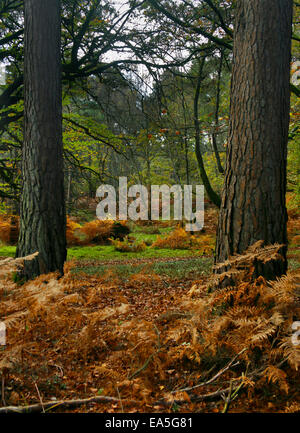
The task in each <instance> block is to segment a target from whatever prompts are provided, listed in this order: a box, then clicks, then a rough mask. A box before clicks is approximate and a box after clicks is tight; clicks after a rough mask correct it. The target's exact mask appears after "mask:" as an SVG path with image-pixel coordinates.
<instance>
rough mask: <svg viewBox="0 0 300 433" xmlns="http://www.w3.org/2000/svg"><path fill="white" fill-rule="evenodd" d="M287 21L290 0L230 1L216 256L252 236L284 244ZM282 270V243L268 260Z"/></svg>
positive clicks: (237, 247)
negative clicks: (229, 69)
mask: <svg viewBox="0 0 300 433" xmlns="http://www.w3.org/2000/svg"><path fill="white" fill-rule="evenodd" d="M291 24H292V0H276V1H273V0H260V1H257V0H240V1H239V2H237V6H236V22H235V32H234V65H233V75H232V83H231V107H230V131H229V143H228V154H227V164H226V173H225V184H224V189H223V195H222V203H221V209H220V216H219V226H218V233H217V244H216V257H215V262H216V263H220V262H223V261H224V260H226V259H227V258H228V257H229V256H231V255H232V254H235V253H239V254H240V253H242V252H244V251H245V250H246V249H247V248H248V247H249V246H251V245H252V244H254V243H255V242H256V241H259V240H263V241H264V243H265V245H269V244H274V243H279V244H287V233H286V223H287V212H286V206H285V193H286V156H287V140H288V127H289V99H290V91H289V71H290V46H291V29H292V27H291ZM286 269H287V261H286V249H285V250H284V253H283V259H282V260H281V261H278V263H277V264H276V263H274V266H273V271H274V276H276V275H281V274H282V273H284V272H285V271H286ZM261 273H262V274H263V273H264V272H263V270H261Z"/></svg>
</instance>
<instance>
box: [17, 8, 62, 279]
mask: <svg viewBox="0 0 300 433" xmlns="http://www.w3.org/2000/svg"><path fill="white" fill-rule="evenodd" d="M60 19H61V18H60V0H25V48H24V49H25V54H24V56H25V64H24V80H25V81H24V92H25V101H24V104H25V131H24V145H23V153H22V173H23V192H22V200H21V212H20V216H21V221H20V236H19V244H18V248H17V256H18V257H22V256H26V255H29V254H31V253H34V252H36V251H38V252H39V256H38V258H37V259H36V260H34V261H32V262H28V263H26V265H25V269H24V273H25V276H26V277H27V278H33V277H35V276H37V275H40V274H43V273H48V272H52V271H56V270H58V271H60V273H62V272H63V265H64V261H65V259H66V238H65V225H66V218H65V199H64V186H63V156H62V101H61V53H60V43H61V42H60V38H61V30H60Z"/></svg>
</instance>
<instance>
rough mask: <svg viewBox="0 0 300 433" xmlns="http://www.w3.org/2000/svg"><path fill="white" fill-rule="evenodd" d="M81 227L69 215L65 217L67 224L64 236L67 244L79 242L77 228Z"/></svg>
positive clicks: (71, 244)
mask: <svg viewBox="0 0 300 433" xmlns="http://www.w3.org/2000/svg"><path fill="white" fill-rule="evenodd" d="M80 229H81V225H80V224H78V223H77V222H75V221H73V220H72V219H71V218H70V217H69V216H68V217H67V226H66V237H67V245H68V246H73V245H78V244H80V237H79V234H78V232H79V230H80Z"/></svg>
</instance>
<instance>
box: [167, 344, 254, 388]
mask: <svg viewBox="0 0 300 433" xmlns="http://www.w3.org/2000/svg"><path fill="white" fill-rule="evenodd" d="M245 350H247V348H246V347H245V348H244V349H243V350H241V351H240V352H239V353H238V354H237V355H235V356H234V357H233V358H232V360H231V361H230V362H229V363H228V364H227V365H226V366H225V367H224V368H222V370H220V371H218V373H217V374H215V375H214V376H213V377H212V378H211V379H209V380H207V381H206V382H201V383H198V385H194V386H190V387H188V388H182V389H177V390H175V391H172V392H171V393H172V394H176V393H177V392H188V391H192V390H193V389H196V388H200V387H201V386H206V385H210V384H211V383H212V382H214V381H215V380H216V379H218V377H220V376H221V375H222V374H223V373H225V371H227V370H228V369H229V368H230V367H231V366H232V364H233V363H234V361H235V360H236V359H237V358H238V357H239V356H240V355H241V354H242V353H244V352H245ZM234 365H238V362H237V363H236V364H234Z"/></svg>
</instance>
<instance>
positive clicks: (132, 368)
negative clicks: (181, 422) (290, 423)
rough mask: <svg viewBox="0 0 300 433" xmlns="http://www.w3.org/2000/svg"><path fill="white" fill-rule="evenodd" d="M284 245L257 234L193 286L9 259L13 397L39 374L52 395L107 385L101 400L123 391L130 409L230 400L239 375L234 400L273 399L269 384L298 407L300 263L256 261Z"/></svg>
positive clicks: (0, 359)
mask: <svg viewBox="0 0 300 433" xmlns="http://www.w3.org/2000/svg"><path fill="white" fill-rule="evenodd" d="M278 251H280V246H276V245H275V246H269V247H267V248H265V249H262V248H260V247H259V245H257V247H256V248H253V249H252V250H251V251H249V252H248V253H247V254H246V255H245V256H237V257H234V258H233V259H232V261H231V262H230V263H231V267H230V269H229V268H228V263H227V265H226V267H227V271H226V272H224V273H221V274H216V275H212V276H211V277H210V278H209V279H208V280H205V279H203V280H201V281H196V282H192V281H190V282H189V281H187V282H186V284H185V285H184V286H182V285H180V284H178V282H177V283H176V282H175V283H174V284H173V285H172V284H171V285H169V286H166V280H165V277H164V278H162V277H160V276H158V275H157V276H155V277H154V276H153V275H149V276H148V278H146V277H147V275H146V274H147V269H145V270H144V271H143V272H142V277H143V278H142V277H141V276H140V277H139V276H138V275H136V276H134V277H132V278H130V279H129V281H128V282H127V283H126V284H125V285H124V284H122V283H121V281H120V280H119V279H118V277H116V276H115V277H114V276H113V274H111V275H110V276H109V278H107V276H105V275H103V276H102V277H97V278H95V277H91V276H88V275H84V274H82V275H81V276H80V277H78V276H77V275H76V274H73V272H72V268H73V266H74V264H72V263H70V262H69V263H68V264H67V265H66V267H65V276H64V277H63V278H61V279H59V280H57V275H56V274H50V275H43V276H41V277H39V278H37V279H36V280H35V281H33V282H28V283H26V284H24V285H23V286H19V285H18V284H16V283H14V282H13V281H12V279H11V272H13V271H14V270H15V269H16V266H19V265H20V259H19V261H18V264H16V263H15V261H14V260H12V259H7V260H6V261H5V263H3V262H2V263H1V266H2V268H3V272H2V273H1V277H2V280H1V281H0V284H1V286H0V296H1V303H0V316H1V317H5V324H6V327H7V330H8V336H7V337H8V342H9V343H8V346H7V347H6V350H5V351H4V352H2V353H1V355H0V369H1V370H2V372H4V371H5V375H6V381H9V384H10V386H9V388H10V389H13V392H12V391H9V389H8V390H7V391H6V394H5V397H6V398H7V400H8V401H9V403H10V404H17V405H22V404H24V402H26V403H27V404H29V403H34V402H37V401H38V398H37V395H36V387H35V385H34V382H33V381H32V380H31V379H30V378H31V377H35V378H36V379H35V380H36V384H37V385H38V387H39V390H40V393H41V394H42V398H43V401H45V402H46V401H49V399H50V398H51V397H52V396H53V393H55V396H57V398H61V399H70V398H74V397H77V398H83V397H86V396H93V395H94V396H96V395H101V396H103V401H105V398H106V397H107V399H108V400H107V402H106V403H103V404H102V405H101V403H99V404H98V406H96V407H95V406H93V408H92V410H93V411H95V410H96V411H97V410H98V411H105V410H107V404H108V405H109V407H110V411H118V410H120V409H121V408H120V407H119V405H118V401H119V395H120V396H121V398H122V405H123V410H125V411H131V410H133V408H135V410H138V411H145V410H146V411H165V410H169V409H170V408H172V407H175V406H176V407H177V410H179V411H184V412H186V411H208V412H210V411H215V410H217V411H222V410H223V408H224V401H223V400H222V398H221V395H222V393H223V394H225V395H227V394H228V392H229V389H230V387H231V388H232V391H233V392H237V393H238V396H240V395H241V399H239V398H238V399H236V400H234V401H233V402H232V403H231V408H232V410H233V411H240V408H241V407H242V410H243V411H244V410H245V409H246V410H247V409H248V410H250V411H251V410H263V409H265V408H266V406H267V404H268V400H267V402H266V401H265V400H264V401H262V402H260V401H259V399H258V398H257V396H258V395H262V393H265V394H266V393H269V395H271V394H275V395H276V401H277V403H276V405H277V406H276V405H275V406H274V405H273V409H270V411H286V412H291V411H296V410H299V408H300V405H299V401H298V400H297V397H296V395H297V389H299V372H298V370H299V366H300V346H299V345H298V346H297V345H294V344H293V342H292V339H291V336H292V332H291V325H292V323H293V321H294V320H295V318H299V317H300V306H299V281H300V277H299V273H295V272H294V273H290V274H288V275H287V276H284V277H283V278H281V279H280V280H276V281H273V282H271V281H266V280H265V279H264V278H262V277H258V278H257V277H256V276H255V274H254V269H255V266H253V263H255V262H256V261H257V260H265V261H268V260H272V257H273V256H274V254H275V255H276V254H279V253H278ZM228 274H230V280H228ZM224 281H230V285H225V287H224V284H223V283H224ZM180 287H181V288H180ZM29 371H30V374H28V372H29ZM24 396H26V399H25V400H24V398H23V397H24ZM279 396H280V398H279ZM110 398H114V399H115V400H113V402H112V403H110V402H111V400H109V399H110ZM211 400H213V402H214V403H210V402H211ZM116 402H117V403H116ZM240 405H242V406H240ZM56 409H59V408H57V407H56ZM82 410H84V409H82Z"/></svg>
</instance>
